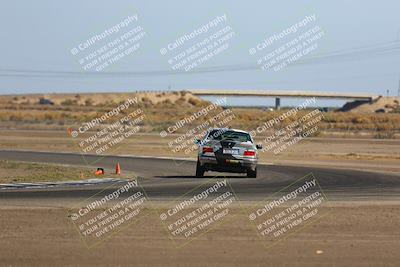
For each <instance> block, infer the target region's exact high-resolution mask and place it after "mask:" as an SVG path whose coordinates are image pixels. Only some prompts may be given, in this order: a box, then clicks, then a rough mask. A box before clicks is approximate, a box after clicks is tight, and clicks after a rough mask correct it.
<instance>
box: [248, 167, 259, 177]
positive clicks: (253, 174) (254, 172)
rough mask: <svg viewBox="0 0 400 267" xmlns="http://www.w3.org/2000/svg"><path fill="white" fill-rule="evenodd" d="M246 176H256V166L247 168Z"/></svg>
mask: <svg viewBox="0 0 400 267" xmlns="http://www.w3.org/2000/svg"><path fill="white" fill-rule="evenodd" d="M247 177H249V178H257V167H256V168H255V169H254V170H252V169H248V170H247Z"/></svg>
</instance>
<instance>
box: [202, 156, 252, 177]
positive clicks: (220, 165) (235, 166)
mask: <svg viewBox="0 0 400 267" xmlns="http://www.w3.org/2000/svg"><path fill="white" fill-rule="evenodd" d="M199 161H200V165H201V166H202V167H204V168H205V169H206V170H210V171H219V172H237V173H243V172H246V171H247V170H255V169H256V166H257V161H258V160H257V158H241V159H238V158H231V157H226V158H218V160H217V158H216V157H211V156H199Z"/></svg>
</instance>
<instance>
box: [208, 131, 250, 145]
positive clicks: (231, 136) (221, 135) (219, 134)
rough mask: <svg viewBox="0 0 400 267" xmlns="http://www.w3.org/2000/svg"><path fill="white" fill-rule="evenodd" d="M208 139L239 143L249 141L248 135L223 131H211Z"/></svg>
mask: <svg viewBox="0 0 400 267" xmlns="http://www.w3.org/2000/svg"><path fill="white" fill-rule="evenodd" d="M208 138H209V139H214V140H231V141H239V142H248V141H251V138H250V135H249V134H248V133H242V132H236V131H232V130H224V129H219V130H212V131H211V132H210V133H209V135H208Z"/></svg>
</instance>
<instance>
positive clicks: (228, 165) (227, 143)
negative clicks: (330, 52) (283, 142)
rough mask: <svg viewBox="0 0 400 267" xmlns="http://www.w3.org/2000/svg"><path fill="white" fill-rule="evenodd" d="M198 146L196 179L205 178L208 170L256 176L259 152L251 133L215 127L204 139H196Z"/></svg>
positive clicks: (258, 146) (259, 147) (259, 146)
mask: <svg viewBox="0 0 400 267" xmlns="http://www.w3.org/2000/svg"><path fill="white" fill-rule="evenodd" d="M195 143H196V144H197V145H198V146H199V149H198V157H197V165H196V177H203V176H204V173H205V172H206V171H217V172H233V173H247V177H251V178H256V177H257V162H258V154H257V149H262V146H261V145H256V144H254V141H253V138H252V137H251V135H250V134H249V133H248V132H245V131H242V130H236V129H230V128H213V129H210V130H209V131H207V133H206V135H205V136H204V138H203V140H199V139H198V140H196V141H195Z"/></svg>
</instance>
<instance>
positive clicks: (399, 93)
mask: <svg viewBox="0 0 400 267" xmlns="http://www.w3.org/2000/svg"><path fill="white" fill-rule="evenodd" d="M397 96H400V78H399V88H398V89H397Z"/></svg>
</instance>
